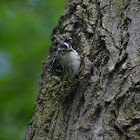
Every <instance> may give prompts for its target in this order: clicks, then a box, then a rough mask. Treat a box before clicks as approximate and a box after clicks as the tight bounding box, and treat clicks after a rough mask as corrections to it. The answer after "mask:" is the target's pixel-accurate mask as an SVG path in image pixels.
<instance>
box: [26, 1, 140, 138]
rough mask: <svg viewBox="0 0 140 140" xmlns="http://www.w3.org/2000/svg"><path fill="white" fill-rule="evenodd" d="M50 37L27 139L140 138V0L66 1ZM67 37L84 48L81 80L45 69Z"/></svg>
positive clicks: (67, 39) (74, 45) (79, 48)
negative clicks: (63, 78)
mask: <svg viewBox="0 0 140 140" xmlns="http://www.w3.org/2000/svg"><path fill="white" fill-rule="evenodd" d="M51 38H52V45H51V50H50V54H49V56H48V58H47V60H46V62H45V63H44V67H43V70H42V77H41V81H40V91H39V95H38V98H37V100H36V103H35V108H34V111H35V113H34V116H33V118H32V120H31V122H30V123H29V126H28V130H27V134H26V138H25V140H117V139H119V140H120V139H121V140H129V139H130V140H137V139H140V1H139V0H71V1H68V3H67V5H66V7H65V10H64V12H63V14H62V16H61V17H60V20H59V25H58V26H57V27H56V28H55V29H54V31H53V34H52V37H51ZM64 41H68V42H70V43H71V44H72V46H73V48H74V49H76V50H77V51H78V52H79V54H80V53H82V52H83V51H85V50H86V54H85V56H84V58H83V59H82V65H81V68H80V77H84V79H83V80H82V81H81V82H79V81H78V80H75V81H74V82H73V83H64V82H59V81H58V79H57V78H56V77H51V76H49V75H48V74H47V73H46V68H47V66H48V64H49V62H50V60H51V59H52V56H53V54H54V52H55V51H56V49H57V47H58V45H59V44H60V43H63V42H64Z"/></svg>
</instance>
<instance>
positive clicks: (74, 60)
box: [47, 42, 81, 81]
mask: <svg viewBox="0 0 140 140" xmlns="http://www.w3.org/2000/svg"><path fill="white" fill-rule="evenodd" d="M80 64H81V58H80V55H79V54H78V52H77V51H76V50H74V49H73V48H72V45H71V44H70V43H68V42H64V43H63V44H60V45H59V47H58V49H57V51H56V53H55V55H54V56H53V58H52V61H51V62H50V64H49V66H48V70H47V71H48V73H49V74H50V75H55V76H57V77H59V78H60V80H62V81H69V80H72V79H74V77H75V75H76V74H77V73H78V70H79V68H80Z"/></svg>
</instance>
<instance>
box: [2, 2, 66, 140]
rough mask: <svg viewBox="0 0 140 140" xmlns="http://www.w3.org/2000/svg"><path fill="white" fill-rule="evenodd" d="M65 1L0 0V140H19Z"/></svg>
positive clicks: (23, 134)
mask: <svg viewBox="0 0 140 140" xmlns="http://www.w3.org/2000/svg"><path fill="white" fill-rule="evenodd" d="M65 3H66V0H1V1H0V140H22V139H24V137H25V133H26V129H27V126H28V123H29V121H30V120H31V118H32V115H33V111H34V110H33V107H34V103H35V100H36V97H37V94H38V89H39V80H40V73H41V69H42V64H41V63H42V61H44V60H46V57H47V54H48V50H49V46H50V44H51V41H50V35H51V33H52V30H53V28H54V27H55V26H57V24H58V19H59V17H60V15H61V14H62V11H63V9H64V6H65Z"/></svg>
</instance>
